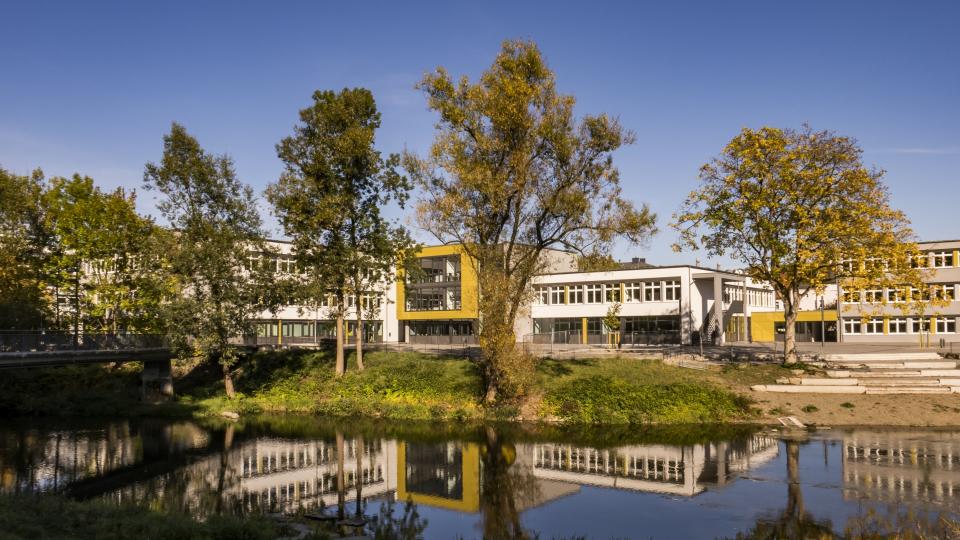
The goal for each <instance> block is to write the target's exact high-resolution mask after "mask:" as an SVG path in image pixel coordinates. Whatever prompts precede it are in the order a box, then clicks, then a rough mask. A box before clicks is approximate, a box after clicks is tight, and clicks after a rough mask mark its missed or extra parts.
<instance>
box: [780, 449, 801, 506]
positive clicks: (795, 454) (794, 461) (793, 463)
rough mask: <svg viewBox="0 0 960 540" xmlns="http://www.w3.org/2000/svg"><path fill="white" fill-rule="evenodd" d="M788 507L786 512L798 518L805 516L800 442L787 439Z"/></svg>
mask: <svg viewBox="0 0 960 540" xmlns="http://www.w3.org/2000/svg"><path fill="white" fill-rule="evenodd" d="M786 445H787V508H786V510H784V514H785V515H787V516H790V517H792V518H795V519H798V518H801V517H802V516H803V512H804V509H803V492H802V491H801V490H800V443H798V442H797V441H787V442H786Z"/></svg>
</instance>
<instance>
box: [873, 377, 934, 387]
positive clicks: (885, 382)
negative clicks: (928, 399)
mask: <svg viewBox="0 0 960 540" xmlns="http://www.w3.org/2000/svg"><path fill="white" fill-rule="evenodd" d="M858 380H859V381H860V382H859V384H860V386H868V387H869V386H940V379H937V378H919V377H917V378H905V379H894V378H886V379H883V378H881V379H875V378H866V377H864V378H861V379H858Z"/></svg>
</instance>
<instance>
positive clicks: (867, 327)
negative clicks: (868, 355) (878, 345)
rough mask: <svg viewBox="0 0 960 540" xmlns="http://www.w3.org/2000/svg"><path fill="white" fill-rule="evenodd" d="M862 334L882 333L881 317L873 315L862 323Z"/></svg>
mask: <svg viewBox="0 0 960 540" xmlns="http://www.w3.org/2000/svg"><path fill="white" fill-rule="evenodd" d="M863 333H864V334H882V333H883V319H881V318H879V317H874V318H872V319H869V320H868V321H867V322H866V323H865V324H864V325H863Z"/></svg>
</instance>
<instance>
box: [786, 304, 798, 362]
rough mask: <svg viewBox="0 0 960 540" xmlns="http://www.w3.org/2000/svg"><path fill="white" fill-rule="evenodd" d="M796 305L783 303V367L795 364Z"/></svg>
mask: <svg viewBox="0 0 960 540" xmlns="http://www.w3.org/2000/svg"><path fill="white" fill-rule="evenodd" d="M796 306H797V305H796V304H795V303H794V302H793V301H792V299H791V300H790V301H785V302H784V303H783V310H784V332H783V365H785V366H791V365H793V364H796V363H797V307H796Z"/></svg>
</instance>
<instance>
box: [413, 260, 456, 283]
mask: <svg viewBox="0 0 960 540" xmlns="http://www.w3.org/2000/svg"><path fill="white" fill-rule="evenodd" d="M420 269H421V271H422V275H420V276H416V277H418V278H419V279H417V280H416V281H418V282H420V283H446V282H454V281H460V256H459V255H446V256H443V257H422V258H421V259H420Z"/></svg>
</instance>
